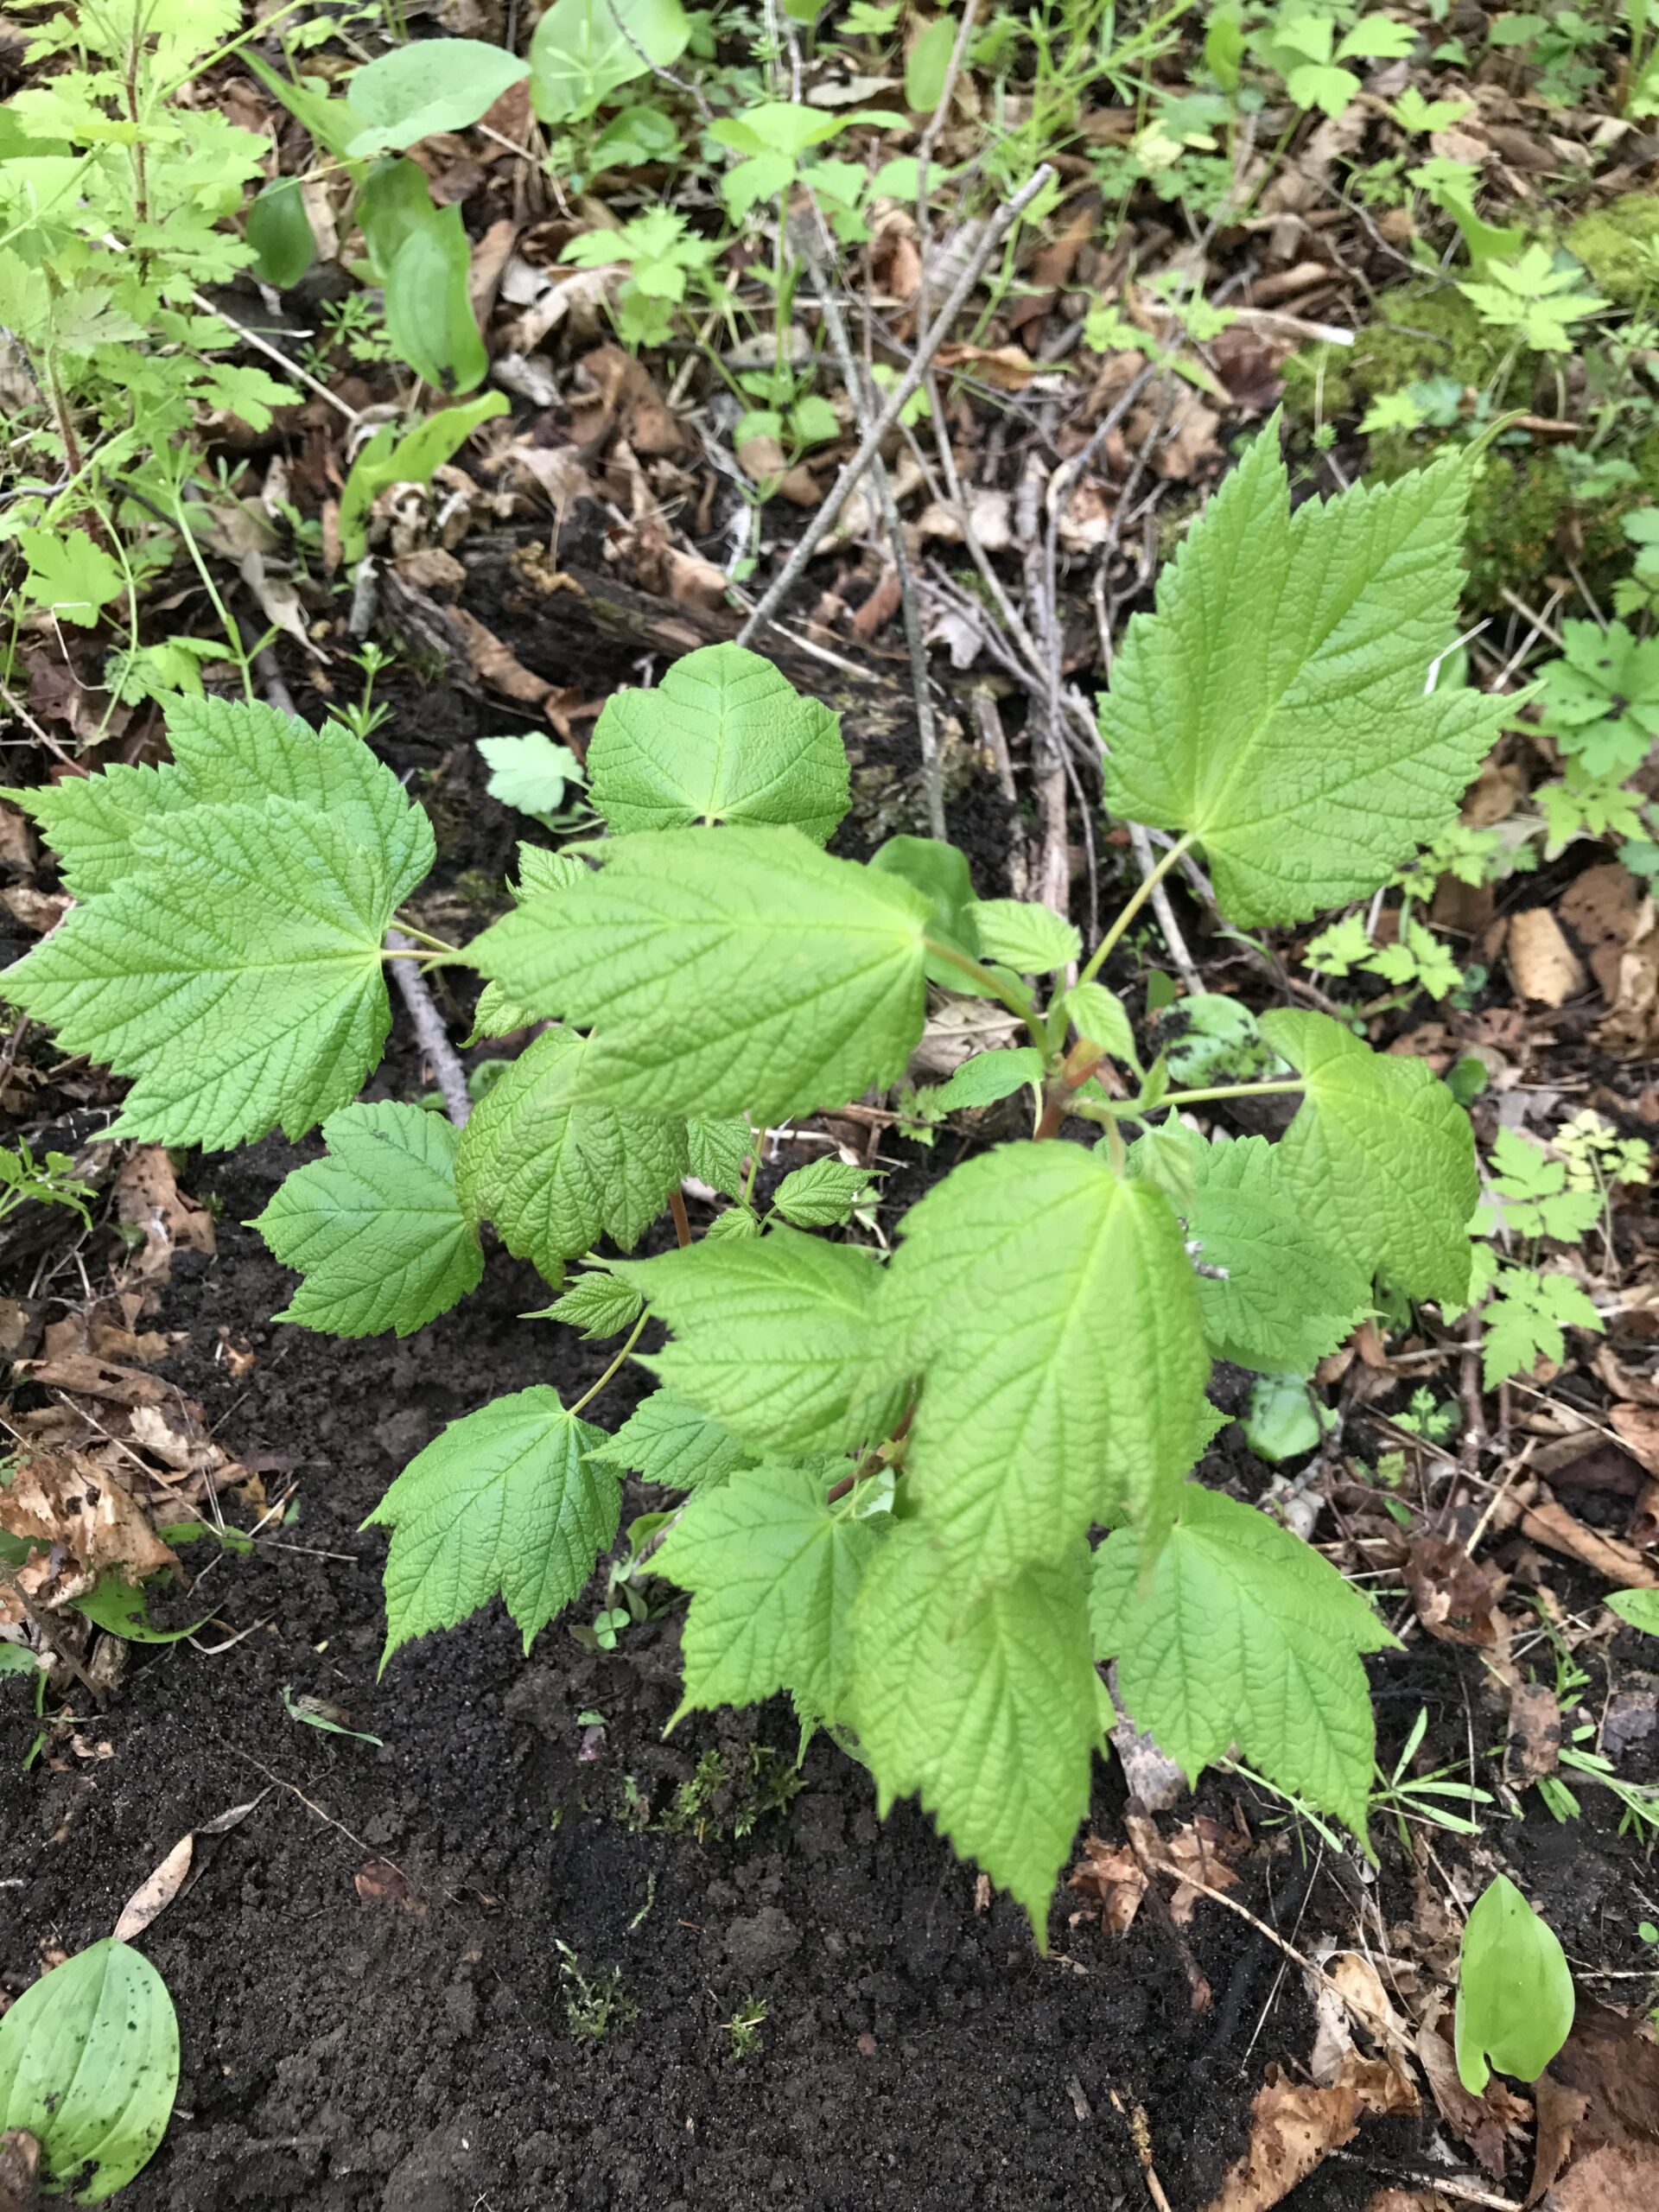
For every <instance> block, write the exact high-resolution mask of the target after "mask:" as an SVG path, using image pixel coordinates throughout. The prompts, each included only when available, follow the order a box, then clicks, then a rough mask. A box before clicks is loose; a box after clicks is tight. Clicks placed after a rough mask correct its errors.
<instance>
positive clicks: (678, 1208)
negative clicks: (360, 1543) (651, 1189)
mask: <svg viewBox="0 0 1659 2212" xmlns="http://www.w3.org/2000/svg"><path fill="white" fill-rule="evenodd" d="M668 1210H669V1211H670V1213H671V1214H672V1215H673V1217H674V1235H675V1238H676V1241H677V1243H678V1245H679V1248H680V1249H681V1251H682V1252H683V1251H684V1249H685V1248H686V1246H687V1245H688V1244H689V1243H690V1242H691V1221H690V1216H689V1215H688V1214H687V1212H686V1211H685V1193H684V1192H683V1191H671V1192H669V1194H668Z"/></svg>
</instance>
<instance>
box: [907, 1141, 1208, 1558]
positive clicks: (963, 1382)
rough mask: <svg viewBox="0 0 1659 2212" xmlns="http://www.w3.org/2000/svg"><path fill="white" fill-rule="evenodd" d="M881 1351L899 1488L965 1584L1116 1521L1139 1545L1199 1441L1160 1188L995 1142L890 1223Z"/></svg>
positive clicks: (1202, 1425)
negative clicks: (894, 1396) (916, 1383)
mask: <svg viewBox="0 0 1659 2212" xmlns="http://www.w3.org/2000/svg"><path fill="white" fill-rule="evenodd" d="M903 1233H904V1242H903V1243H902V1244H901V1245H900V1247H899V1253H898V1255H897V1257H896V1258H895V1259H894V1261H893V1264H892V1266H891V1268H890V1269H889V1270H888V1274H887V1280H886V1281H885V1282H884V1284H883V1287H882V1292H881V1299H880V1309H879V1319H880V1325H881V1329H882V1332H883V1335H884V1336H890V1337H891V1338H892V1342H891V1344H890V1345H889V1347H888V1351H887V1357H888V1358H889V1359H890V1360H892V1361H893V1362H896V1363H899V1364H900V1365H908V1366H910V1367H912V1368H913V1369H914V1370H917V1371H919V1372H920V1374H921V1376H922V1378H923V1382H922V1394H921V1401H920V1403H919V1405H918V1408H917V1412H916V1416H915V1419H914V1421H912V1425H911V1432H910V1441H909V1445H908V1447H907V1452H906V1488H907V1490H909V1491H912V1492H913V1493H914V1495H915V1496H916V1497H918V1500H919V1502H920V1505H921V1510H922V1513H923V1516H924V1517H925V1520H926V1522H927V1523H928V1525H929V1528H930V1529H931V1531H932V1532H933V1534H934V1535H935V1536H936V1538H937V1539H938V1541H940V1542H941V1543H942V1545H943V1546H944V1548H946V1549H947V1550H948V1551H949V1552H950V1556H951V1557H952V1559H953V1560H956V1561H957V1564H958V1567H959V1569H960V1572H961V1573H962V1575H963V1577H964V1578H965V1586H966V1587H968V1588H970V1589H972V1588H978V1587H979V1586H982V1585H983V1584H984V1583H987V1582H994V1581H998V1580H1002V1579H1003V1578H1005V1577H1007V1576H1009V1575H1012V1574H1014V1573H1018V1571H1019V1570H1020V1568H1021V1567H1024V1566H1026V1565H1027V1562H1029V1561H1030V1560H1035V1559H1041V1558H1044V1557H1046V1556H1051V1555H1052V1553H1053V1551H1054V1549H1055V1547H1056V1545H1057V1544H1059V1543H1063V1542H1064V1541H1065V1539H1066V1538H1067V1537H1068V1536H1071V1535H1082V1534H1083V1533H1084V1530H1086V1529H1088V1527H1089V1526H1090V1522H1095V1521H1099V1520H1103V1519H1105V1518H1107V1517H1108V1516H1109V1515H1111V1516H1116V1514H1119V1513H1124V1512H1127V1513H1128V1514H1130V1515H1132V1516H1133V1517H1134V1518H1135V1521H1136V1522H1137V1523H1138V1524H1139V1526H1140V1527H1141V1529H1142V1530H1143V1532H1144V1533H1145V1534H1146V1535H1147V1538H1148V1539H1149V1540H1154V1539H1155V1536H1156V1534H1157V1531H1158V1529H1159V1527H1160V1523H1161V1522H1162V1521H1163V1520H1164V1519H1165V1518H1166V1516H1167V1514H1168V1512H1169V1510H1170V1508H1171V1505H1172V1503H1173V1497H1174V1494H1175V1491H1176V1489H1177V1486H1178V1485H1179V1480H1180V1478H1181V1477H1182V1476H1183V1475H1184V1474H1185V1472H1186V1471H1187V1470H1188V1468H1189V1467H1191V1466H1192V1463H1193V1461H1194V1459H1196V1458H1197V1457H1198V1452H1199V1451H1200V1449H1201V1448H1202V1446H1203V1444H1204V1441H1205V1435H1206V1433H1207V1431H1208V1428H1209V1422H1208V1418H1207V1417H1208V1414H1209V1411H1210V1408H1209V1406H1208V1403H1207V1401H1206V1400H1205V1395H1204V1388H1205V1381H1206V1379H1207V1377H1208V1376H1209V1372H1210V1359H1209V1355H1208V1354H1207V1352H1206V1351H1205V1345H1204V1332H1203V1328H1202V1325H1201V1323H1200V1319H1199V1311H1198V1281H1197V1278H1196V1276H1195V1275H1194V1274H1193V1272H1192V1266H1191V1264H1190V1263H1189V1262H1188V1259H1187V1255H1186V1253H1185V1250H1184V1249H1183V1243H1182V1235H1181V1229H1180V1224H1179V1222H1178V1221H1177V1220H1176V1218H1175V1216H1174V1214H1173V1211H1171V1208H1170V1205H1169V1201H1168V1199H1167V1198H1166V1197H1165V1195H1164V1193H1163V1192H1161V1191H1160V1190H1158V1189H1156V1188H1154V1185H1152V1184H1151V1183H1149V1182H1147V1181H1144V1180H1141V1179H1130V1180H1127V1181H1125V1180H1120V1179H1119V1178H1118V1177H1117V1176H1116V1175H1115V1174H1114V1173H1113V1172H1112V1169H1111V1166H1110V1165H1109V1161H1108V1160H1107V1157H1106V1155H1105V1154H1104V1153H1103V1152H1085V1151H1084V1150H1083V1149H1082V1147H1080V1146H1077V1145H1070V1144H1010V1145H1003V1146H1001V1147H999V1148H998V1149H997V1150H996V1151H995V1152H991V1153H987V1154H982V1156H981V1157H980V1158H979V1159H977V1160H969V1161H968V1162H967V1164H966V1165H965V1166H961V1167H958V1168H957V1169H956V1170H955V1172H954V1173H952V1174H950V1176H948V1177H947V1178H946V1179H945V1180H944V1182H943V1183H941V1184H938V1185H936V1186H935V1188H934V1189H933V1190H931V1192H929V1193H928V1195H927V1196H926V1198H924V1199H923V1200H922V1201H921V1203H920V1204H919V1205H915V1206H912V1209H911V1211H910V1212H909V1213H908V1214H907V1215H906V1217H905V1221H904V1225H903Z"/></svg>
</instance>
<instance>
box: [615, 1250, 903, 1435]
mask: <svg viewBox="0 0 1659 2212" xmlns="http://www.w3.org/2000/svg"><path fill="white" fill-rule="evenodd" d="M615 1272H616V1273H617V1274H619V1275H620V1277H621V1278H622V1280H623V1281H625V1282H628V1283H631V1284H632V1285H633V1286H634V1287H635V1288H636V1289H638V1290H639V1291H642V1292H643V1293H644V1294H645V1300H646V1302H647V1304H648V1305H649V1306H651V1308H652V1312H653V1313H656V1314H657V1315H658V1317H659V1318H660V1319H663V1320H664V1321H666V1322H667V1323H668V1325H669V1326H670V1328H671V1329H672V1330H673V1331H674V1332H675V1333H674V1336H673V1338H671V1341H670V1342H669V1343H668V1344H665V1345H664V1347H663V1349H662V1351H660V1352H658V1353H656V1354H655V1355H654V1356H652V1357H648V1358H644V1359H642V1360H641V1364H642V1365H643V1366H645V1367H648V1368H650V1369H652V1370H653V1371H654V1372H655V1373H656V1374H658V1375H659V1376H661V1377H662V1378H663V1380H664V1383H667V1384H668V1386H669V1387H670V1389H672V1390H673V1391H674V1392H675V1393H676V1395H678V1396H680V1397H683V1398H684V1399H686V1400H688V1401H689V1402H690V1403H691V1404H692V1405H694V1406H696V1407H699V1408H701V1409H702V1411H703V1412H704V1413H706V1414H709V1415H710V1416H712V1418H713V1419H715V1421H720V1422H721V1423H723V1424H724V1426H725V1427H728V1429H730V1430H731V1432H732V1433H733V1434H734V1436H736V1437H738V1438H740V1439H741V1440H742V1441H744V1442H745V1443H747V1444H749V1445H751V1446H754V1447H756V1448H758V1449H759V1450H760V1451H763V1452H806V1451H829V1450H833V1449H834V1448H835V1447H836V1446H840V1445H847V1444H856V1443H859V1442H861V1441H863V1440H866V1439H874V1440H879V1439H880V1438H881V1437H882V1436H884V1435H885V1434H886V1433H887V1424H888V1422H889V1421H890V1420H891V1419H892V1418H893V1417H894V1415H895V1414H896V1411H897V1402H898V1392H897V1391H896V1389H894V1387H893V1384H892V1383H890V1382H888V1383H883V1381H882V1378H881V1377H880V1375H879V1374H878V1373H877V1371H876V1369H877V1349H878V1341H879V1340H878V1338H877V1335H876V1325H875V1319H874V1309H875V1297H876V1285H877V1283H878V1282H879V1281H880V1269H879V1268H878V1265H877V1262H876V1258H875V1255H874V1253H873V1252H869V1251H867V1250H866V1249H864V1248H863V1247H862V1246H861V1245H857V1244H829V1243H824V1242H823V1240H822V1239H821V1238H819V1237H816V1236H804V1235H803V1234H802V1233H801V1232H800V1231H799V1230H793V1229H775V1230H772V1233H771V1234H770V1235H769V1236H764V1237H759V1236H757V1237H736V1238H722V1239H721V1240H719V1241H717V1242H715V1243H709V1242H708V1241H707V1240H705V1241H704V1242H703V1243H700V1244H693V1245H690V1246H688V1247H687V1249H685V1250H683V1251H679V1252H664V1253H663V1254H662V1255H660V1256H659V1257H658V1258H656V1259H652V1260H627V1261H621V1262H618V1263H617V1266H616V1269H615Z"/></svg>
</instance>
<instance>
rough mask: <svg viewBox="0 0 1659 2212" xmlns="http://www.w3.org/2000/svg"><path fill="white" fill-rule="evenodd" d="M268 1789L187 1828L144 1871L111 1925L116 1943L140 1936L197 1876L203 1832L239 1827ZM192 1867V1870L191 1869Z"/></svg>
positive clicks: (210, 1833) (218, 1833)
mask: <svg viewBox="0 0 1659 2212" xmlns="http://www.w3.org/2000/svg"><path fill="white" fill-rule="evenodd" d="M268 1796H270V1790H269V1789H262V1790H261V1791H260V1792H259V1795H258V1796H257V1797H250V1798H249V1799H248V1801H247V1802H246V1804H245V1805H232V1807H231V1808H230V1809H229V1810H228V1811H227V1812H224V1813H219V1814H216V1815H214V1817H213V1819H212V1820H211V1821H203V1822H202V1824H201V1826H200V1827H198V1828H190V1829H188V1830H187V1831H186V1833H185V1834H183V1835H181V1837H180V1838H179V1840H178V1841H177V1842H176V1843H175V1845H174V1847H173V1848H172V1850H171V1851H169V1852H168V1854H167V1856H166V1858H165V1859H162V1863H161V1865H160V1866H157V1867H156V1869H155V1871H154V1872H152V1873H149V1874H147V1875H146V1876H145V1877H144V1878H143V1881H142V1882H140V1883H139V1885H138V1886H137V1889H136V1890H135V1891H133V1893H132V1895H131V1896H130V1897H129V1898H128V1899H127V1901H126V1903H125V1904H124V1905H123V1906H122V1908H121V1913H120V1917H119V1918H118V1920H117V1922H116V1923H115V1926H114V1928H113V1929H111V1934H112V1935H113V1936H114V1938H115V1941H116V1942H118V1943H130V1942H131V1941H132V1939H133V1937H134V1936H142V1935H143V1932H144V1930H145V1929H146V1928H148V1927H149V1924H150V1923H151V1922H152V1921H153V1920H155V1919H156V1917H157V1916H158V1915H160V1914H162V1913H163V1912H165V1911H166V1910H167V1908H168V1905H170V1904H172V1903H173V1901H174V1899H175V1897H181V1896H182V1895H183V1893H184V1891H186V1889H188V1887H189V1885H190V1884H191V1882H192V1881H193V1879H194V1878H197V1877H199V1876H200V1872H201V1868H200V1865H198V1864H197V1852H196V1844H197V1841H198V1840H199V1839H200V1838H202V1837H205V1836H221V1835H228V1834H230V1832H231V1830H232V1828H234V1827H240V1826H241V1825H242V1823H243V1821H245V1820H246V1819H247V1817H248V1815H249V1814H250V1813H251V1812H252V1810H253V1808H254V1807H255V1806H256V1805H258V1804H260V1803H262V1802H264V1799H265V1798H267V1797H268ZM193 1867H194V1874H193V1872H192V1869H193Z"/></svg>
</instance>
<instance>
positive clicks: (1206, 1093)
mask: <svg viewBox="0 0 1659 2212" xmlns="http://www.w3.org/2000/svg"><path fill="white" fill-rule="evenodd" d="M1306 1089H1307V1085H1306V1083H1305V1082H1304V1081H1303V1079H1302V1077H1300V1076H1293V1077H1290V1078H1289V1079H1288V1080H1287V1081H1286V1082H1284V1083H1224V1084H1219V1085H1218V1086H1217V1088H1216V1089H1215V1090H1166V1092H1165V1093H1164V1095H1163V1096H1162V1097H1161V1098H1160V1100H1159V1101H1158V1107H1157V1110H1158V1111H1159V1112H1160V1113H1161V1112H1162V1110H1163V1109H1164V1108H1165V1107H1166V1106H1205V1105H1208V1104H1210V1103H1211V1102H1212V1101H1214V1100H1217V1099H1221V1098H1271V1097H1274V1096H1275V1095H1277V1094H1279V1093H1281V1092H1286V1091H1292V1090H1306ZM1119 1110H1120V1112H1123V1113H1126V1114H1128V1115H1129V1116H1133V1115H1134V1114H1135V1111H1136V1110H1137V1109H1135V1108H1134V1107H1128V1108H1123V1109H1119Z"/></svg>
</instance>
